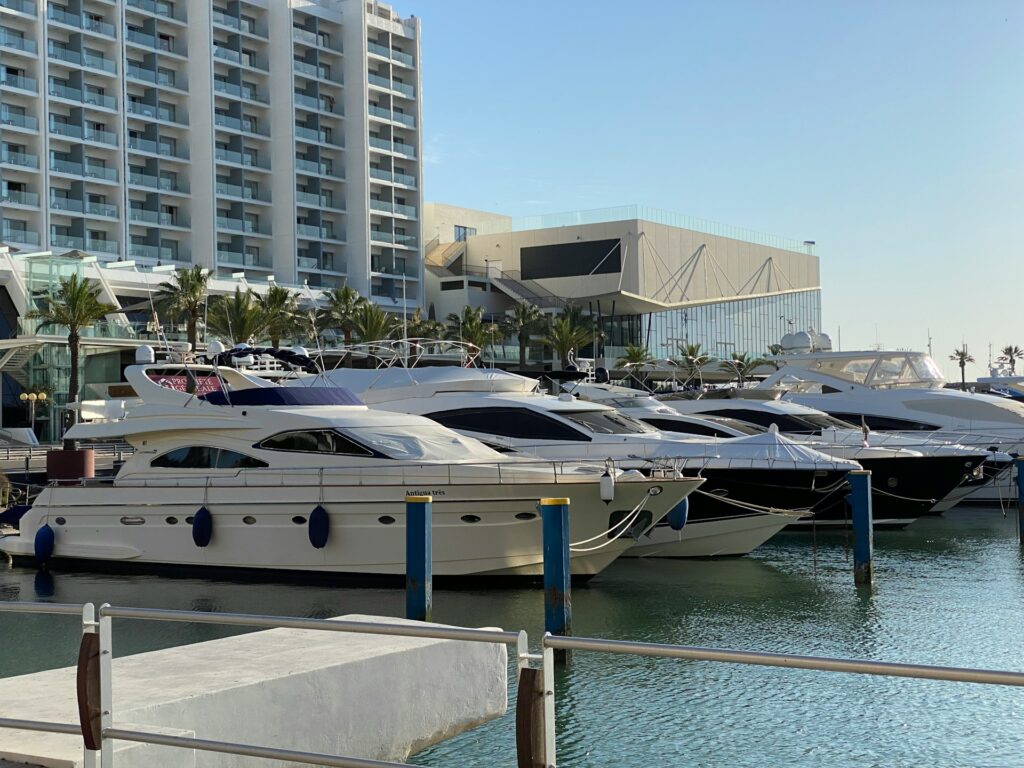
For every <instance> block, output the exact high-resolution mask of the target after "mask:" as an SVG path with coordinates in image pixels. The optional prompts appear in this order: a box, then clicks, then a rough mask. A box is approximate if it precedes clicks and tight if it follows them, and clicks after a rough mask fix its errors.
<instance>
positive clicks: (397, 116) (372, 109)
mask: <svg viewBox="0 0 1024 768" xmlns="http://www.w3.org/2000/svg"><path fill="white" fill-rule="evenodd" d="M366 109H367V111H368V112H369V113H370V114H371V115H373V116H374V117H379V118H381V119H383V120H392V121H394V122H396V123H401V124H402V125H405V126H408V127H409V128H415V127H416V118H415V117H414V116H412V115H407V114H405V113H404V112H392V111H391V110H390V109H385V108H384V107H378V106H377V105H375V104H370V105H368V106H367V108H366Z"/></svg>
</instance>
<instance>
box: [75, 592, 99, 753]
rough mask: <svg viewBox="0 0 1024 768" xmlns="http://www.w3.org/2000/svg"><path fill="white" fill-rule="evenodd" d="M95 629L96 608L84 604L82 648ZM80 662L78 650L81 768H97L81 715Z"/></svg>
mask: <svg viewBox="0 0 1024 768" xmlns="http://www.w3.org/2000/svg"><path fill="white" fill-rule="evenodd" d="M97 627H98V624H97V623H96V606H95V605H93V604H92V603H86V604H85V605H83V606H82V638H83V648H84V647H85V642H84V640H85V636H86V635H95V634H96V629H97ZM94 642H95V641H94ZM82 662H83V660H82V649H79V661H78V664H79V667H78V673H77V677H78V680H77V681H76V682H77V688H78V697H79V721H80V723H81V725H82V740H83V750H82V766H83V768H99V761H98V760H97V758H98V757H99V755H98V754H97V750H95V749H91V748H90V746H89V741H88V738H87V736H86V723H85V720H84V718H83V717H82V714H83V712H82V694H83V688H82V686H83V683H84V680H83V679H82V678H83V669H82Z"/></svg>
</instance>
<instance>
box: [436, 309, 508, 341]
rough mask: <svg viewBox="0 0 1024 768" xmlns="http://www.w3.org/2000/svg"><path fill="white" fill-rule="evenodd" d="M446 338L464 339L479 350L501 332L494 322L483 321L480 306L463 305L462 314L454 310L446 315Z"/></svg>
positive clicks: (482, 312) (482, 311)
mask: <svg viewBox="0 0 1024 768" xmlns="http://www.w3.org/2000/svg"><path fill="white" fill-rule="evenodd" d="M447 320H448V334H447V335H448V338H449V339H456V340H458V341H465V342H467V343H469V344H472V345H473V346H474V347H476V348H477V349H480V350H484V349H486V348H487V347H488V346H490V345H491V344H493V343H494V339H495V338H496V337H498V336H499V335H500V334H501V329H500V328H499V327H498V325H497V324H496V323H489V322H485V321H484V310H483V308H482V307H468V306H467V307H463V308H462V314H461V315H458V314H456V313H454V312H452V313H450V314H449V315H448V318H447Z"/></svg>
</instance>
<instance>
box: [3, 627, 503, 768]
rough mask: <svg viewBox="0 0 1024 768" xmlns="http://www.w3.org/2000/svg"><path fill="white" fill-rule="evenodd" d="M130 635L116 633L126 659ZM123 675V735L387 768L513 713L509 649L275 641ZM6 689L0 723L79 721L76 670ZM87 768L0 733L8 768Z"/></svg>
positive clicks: (189, 655)
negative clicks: (166, 735) (293, 752)
mask: <svg viewBox="0 0 1024 768" xmlns="http://www.w3.org/2000/svg"><path fill="white" fill-rule="evenodd" d="M340 618H342V619H345V620H352V621H386V622H388V623H408V622H404V621H403V620H402V619H392V618H386V619H381V618H378V617H370V616H343V617H340ZM126 631H130V624H129V623H127V622H115V631H114V647H115V649H116V647H117V640H116V638H117V634H118V633H119V632H126ZM113 668H114V673H113V691H114V724H115V725H116V726H118V727H126V728H132V729H137V730H156V731H163V732H168V731H169V732H172V733H179V734H183V735H194V736H196V737H197V738H207V739H214V740H220V741H234V742H239V743H246V744H255V745H264V746H274V747H281V748H286V749H298V750H306V751H312V752H321V753H333V754H340V755H346V756H354V757H364V758H371V759H377V760H395V761H404V760H405V759H406V758H407V757H408V756H409V754H411V753H413V752H417V751H419V750H421V749H424V748H425V747H427V746H429V745H431V744H434V743H436V742H438V741H442V740H444V739H447V738H450V737H452V736H454V735H456V734H458V733H460V732H462V731H465V730H468V729H470V728H472V727H474V726H476V725H478V724H480V723H482V722H485V721H487V720H490V719H492V718H494V717H498V716H500V715H501V714H503V713H504V712H505V709H506V704H507V684H508V681H507V670H508V657H507V652H506V648H505V646H503V645H501V646H499V645H493V644H485V643H466V642H455V641H449V640H430V639H420V638H404V637H390V636H384V635H362V634H348V633H331V632H316V631H308V630H305V631H304V630H291V629H275V630H269V631H265V632H254V633H250V634H246V635H240V636H236V637H229V638H224V639H221V640H213V641H210V642H205V643H197V644H194V645H188V646H182V647H178V648H170V649H167V650H163V651H154V652H152V653H143V654H138V655H136V656H128V657H125V658H120V659H115V660H114V664H113ZM0 690H3V692H4V696H3V698H2V700H0V717H11V718H22V719H32V720H46V721H51V722H65V723H77V722H78V715H77V705H76V701H75V670H74V669H73V668H66V669H56V670H50V671H46V672H39V673H36V674H32V675H24V676H22V677H15V678H8V679H6V680H3V681H0ZM129 724H130V725H129ZM509 747H510V749H511V748H512V744H511V743H510V744H509ZM121 749H122V750H124V751H125V752H126V753H129V752H130V754H126V755H125V759H122V760H119V761H118V763H119V764H120V765H131V766H143V765H144V766H146V768H164V767H165V766H166V768H172V767H173V768H177V767H178V766H190V765H193V764H194V765H195V766H197V768H243V767H244V766H251V765H255V764H256V762H258V763H259V765H260V766H264V765H265V766H268V768H283V766H285V765H292V764H291V763H282V762H279V761H269V760H260V761H254V759H253V758H242V757H234V756H231V755H218V754H213V753H208V752H198V753H195V754H194V755H193V753H191V752H189V751H188V750H180V749H172V748H169V747H135V746H133V745H123V746H122V747H121ZM141 750H145V752H142V751H141ZM81 758H82V742H81V739H80V738H79V737H74V736H61V735H55V734H46V733H33V732H27V731H11V730H0V760H3V759H8V760H21V761H22V762H26V763H28V764H29V765H41V766H50V767H58V768H77V767H78V766H79V765H81ZM193 760H194V763H193V762H192V761H193Z"/></svg>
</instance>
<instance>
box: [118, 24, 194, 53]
mask: <svg viewBox="0 0 1024 768" xmlns="http://www.w3.org/2000/svg"><path fill="white" fill-rule="evenodd" d="M125 38H126V39H127V40H128V42H129V43H133V44H134V45H139V46H142V47H144V48H150V49H152V50H155V51H160V52H161V53H173V54H175V55H176V56H185V55H186V51H185V49H184V47H182V45H181V44H180V43H179V44H178V45H177V46H175V47H174V48H172V47H171V43H170V42H169V41H167V40H161V39H160V38H159V37H156V36H154V35H148V34H146V33H145V32H141V31H139V30H137V29H129V30H128V31H127V32H125Z"/></svg>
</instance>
